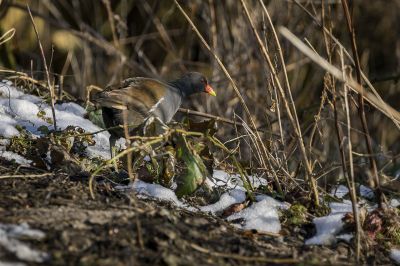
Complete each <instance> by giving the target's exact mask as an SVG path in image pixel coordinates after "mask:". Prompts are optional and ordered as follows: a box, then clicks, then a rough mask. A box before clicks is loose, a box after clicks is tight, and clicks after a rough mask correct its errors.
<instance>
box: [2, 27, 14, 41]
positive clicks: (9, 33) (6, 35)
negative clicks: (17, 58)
mask: <svg viewBox="0 0 400 266" xmlns="http://www.w3.org/2000/svg"><path fill="white" fill-rule="evenodd" d="M14 34H15V29H14V28H12V29H9V30H8V31H6V32H5V33H4V34H3V35H2V36H1V37H0V45H2V44H3V43H6V42H8V41H9V40H11V39H12V37H14Z"/></svg>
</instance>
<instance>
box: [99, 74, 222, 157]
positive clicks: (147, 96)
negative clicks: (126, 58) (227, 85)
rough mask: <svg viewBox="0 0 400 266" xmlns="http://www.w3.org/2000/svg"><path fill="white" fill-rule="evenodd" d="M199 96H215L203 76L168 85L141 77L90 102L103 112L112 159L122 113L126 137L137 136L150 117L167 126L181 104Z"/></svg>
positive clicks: (124, 83) (190, 76)
mask: <svg viewBox="0 0 400 266" xmlns="http://www.w3.org/2000/svg"><path fill="white" fill-rule="evenodd" d="M200 92H206V93H208V94H210V95H213V96H216V93H215V91H214V90H213V89H212V88H211V86H210V85H209V84H208V81H207V79H206V78H205V77H204V75H202V74H201V73H198V72H188V73H186V74H185V75H183V76H182V77H181V78H179V79H177V80H174V81H171V82H162V81H159V80H156V79H152V78H143V77H135V78H128V79H126V80H124V81H122V83H121V84H119V85H116V86H115V85H114V86H109V87H107V88H106V89H105V90H104V91H102V92H100V93H97V94H96V95H94V96H93V98H92V100H93V102H94V103H95V104H96V105H97V106H100V107H101V108H102V113H103V120H104V124H105V125H106V127H107V128H110V129H109V132H110V134H111V136H110V149H111V155H112V156H113V150H112V149H113V147H114V145H115V141H116V140H117V139H118V138H120V137H123V136H124V130H123V127H122V126H123V124H124V119H123V111H124V110H126V111H127V124H128V125H129V133H130V134H131V135H132V134H135V133H136V134H137V133H138V129H139V128H140V127H141V126H142V125H143V124H144V123H145V122H146V120H147V119H148V118H150V117H157V118H159V119H160V120H161V121H162V122H163V123H168V122H170V121H171V119H172V117H173V116H174V115H175V113H176V112H177V111H178V109H179V107H180V105H181V103H182V101H183V100H184V99H185V98H186V97H188V96H190V95H192V94H194V93H200ZM116 127H117V128H116Z"/></svg>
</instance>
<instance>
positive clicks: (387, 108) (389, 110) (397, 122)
mask: <svg viewBox="0 0 400 266" xmlns="http://www.w3.org/2000/svg"><path fill="white" fill-rule="evenodd" d="M293 1H294V2H295V3H296V4H297V6H299V7H300V8H301V9H302V10H303V11H304V12H305V13H306V14H307V15H308V16H309V17H310V18H311V19H312V20H313V21H314V22H315V23H316V24H317V25H318V26H319V27H321V28H322V29H323V31H324V32H325V33H326V34H327V35H328V36H329V37H330V38H331V39H332V40H333V41H334V42H335V44H336V45H338V46H339V47H340V48H341V49H343V52H344V54H345V55H346V57H347V59H348V60H350V62H351V63H352V64H355V63H354V59H353V58H352V56H351V55H350V53H349V52H348V51H347V50H346V48H345V47H344V46H343V45H342V43H341V42H340V41H339V40H338V39H337V38H336V37H335V36H334V35H333V34H332V32H330V31H329V29H327V28H326V27H324V26H323V25H322V23H320V21H319V20H318V19H317V18H316V17H315V16H314V15H313V14H311V13H310V11H308V10H307V9H306V8H305V7H304V6H303V5H302V4H301V3H300V2H298V0H293ZM361 76H362V78H363V80H364V82H365V83H366V84H367V86H368V88H370V90H371V91H372V93H373V94H374V95H375V97H376V98H377V99H378V100H379V101H380V103H381V106H382V107H383V108H384V109H385V112H386V113H385V112H383V111H382V112H383V113H385V115H386V116H388V117H389V118H390V119H391V120H392V122H393V123H394V124H395V126H396V127H397V128H398V129H399V130H400V120H399V119H400V116H398V117H397V118H395V117H394V115H393V114H392V111H393V110H394V109H392V108H390V106H387V104H386V103H385V101H384V100H383V99H382V97H381V96H380V95H379V93H378V92H377V90H376V89H375V88H374V86H373V85H372V83H371V81H370V80H369V79H368V77H367V76H366V75H365V74H364V72H363V71H362V70H361ZM370 103H371V102H370ZM374 106H375V105H374ZM375 108H377V109H378V107H376V106H375Z"/></svg>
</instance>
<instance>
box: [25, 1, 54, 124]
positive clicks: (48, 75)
mask: <svg viewBox="0 0 400 266" xmlns="http://www.w3.org/2000/svg"><path fill="white" fill-rule="evenodd" d="M26 8H27V10H28V13H29V17H30V18H31V22H32V26H33V29H34V31H35V34H36V38H37V40H38V44H39V48H40V53H41V55H42V60H43V64H44V69H45V71H46V79H47V86H48V88H49V91H50V100H51V113H52V115H53V126H54V130H57V121H56V112H55V109H54V102H55V101H54V98H55V97H54V96H55V94H54V87H53V86H51V81H50V74H49V69H48V68H47V62H46V56H45V55H44V51H43V46H42V43H41V41H40V37H39V33H38V31H37V28H36V24H35V21H34V20H33V16H32V13H31V10H30V8H29V5H26Z"/></svg>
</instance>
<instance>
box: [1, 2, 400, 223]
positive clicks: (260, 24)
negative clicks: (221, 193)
mask: <svg viewBox="0 0 400 266" xmlns="http://www.w3.org/2000/svg"><path fill="white" fill-rule="evenodd" d="M32 2H33V3H32V4H31V9H32V14H33V16H34V17H35V22H36V26H37V29H38V33H39V35H40V36H41V41H42V43H43V47H44V48H43V50H44V53H45V55H46V58H50V56H51V52H50V51H51V49H50V48H51V45H52V44H54V45H55V52H54V58H53V60H52V62H53V63H52V66H51V69H49V70H48V71H46V72H43V67H42V64H41V59H40V57H35V56H32V54H37V51H36V50H35V49H36V45H37V42H35V40H34V39H33V38H32V34H31V33H30V32H29V31H26V30H25V31H22V29H26V28H31V27H28V26H27V25H26V20H25V18H27V11H26V7H25V6H24V5H22V4H21V2H20V1H14V2H5V3H6V4H5V5H6V6H5V8H6V9H7V12H4V13H1V12H0V15H1V16H2V17H0V22H1V24H0V25H1V28H0V33H3V32H5V33H4V34H0V35H2V36H3V37H1V38H0V42H1V43H2V44H0V53H1V54H2V55H5V56H3V57H1V59H0V65H1V66H3V68H7V69H13V70H14V69H22V70H23V71H22V72H25V73H28V75H19V77H24V78H26V79H32V80H35V81H36V80H40V79H43V78H44V75H43V74H44V73H49V74H50V76H51V79H54V80H55V81H56V84H57V83H58V85H59V86H58V88H59V91H61V92H62V91H67V92H69V93H71V94H72V95H74V96H75V97H77V98H80V99H85V97H86V95H85V88H86V87H88V86H93V87H95V86H99V87H104V86H106V85H107V84H110V83H115V82H118V81H119V80H121V79H122V78H125V77H128V76H143V75H145V76H150V77H157V78H160V77H163V78H168V79H172V78H174V77H177V76H178V75H180V74H181V73H182V72H184V71H186V70H197V71H201V72H203V73H205V74H206V75H207V76H209V77H210V81H211V83H212V84H213V87H215V88H216V90H217V93H218V97H217V98H216V99H209V98H205V97H201V98H200V97H197V98H193V99H191V101H190V102H189V103H187V104H186V105H185V106H184V107H185V108H190V109H195V110H197V111H199V112H205V113H208V114H210V115H208V117H214V118H215V117H217V118H218V117H220V118H221V121H225V122H227V123H225V124H221V125H220V129H219V131H218V133H217V135H218V137H219V139H221V141H222V143H226V147H227V149H229V150H230V151H235V152H236V156H237V158H238V159H239V161H240V163H242V164H243V165H247V166H248V167H247V170H248V171H249V172H252V171H257V172H259V173H261V174H262V175H263V176H264V177H265V178H266V179H267V180H268V181H270V182H271V187H272V188H273V189H274V190H276V191H278V192H279V194H282V195H283V196H285V195H287V194H289V193H291V192H293V191H301V193H302V195H303V194H307V195H308V196H310V198H311V197H312V199H313V205H314V206H318V205H319V204H320V202H321V201H320V199H319V198H318V196H319V195H320V192H323V191H325V190H326V189H328V188H329V185H332V184H335V183H336V182H337V181H338V180H339V177H341V176H344V177H345V178H346V179H347V181H348V182H347V183H348V185H349V187H350V188H352V191H353V195H352V198H353V202H354V201H356V195H355V193H354V189H355V180H361V181H360V182H365V183H367V182H368V181H366V180H364V181H362V179H361V178H359V176H360V174H359V173H358V172H357V171H356V170H357V169H363V170H366V169H369V168H370V166H369V165H371V166H372V169H373V171H372V172H375V176H376V178H375V184H376V187H378V188H379V178H378V177H377V176H378V173H379V174H381V170H382V171H383V169H388V167H387V166H388V165H392V166H393V167H392V168H393V169H394V170H398V169H399V168H400V167H398V166H396V165H397V163H396V159H395V158H397V157H398V153H399V151H400V144H399V142H398V139H399V137H400V135H399V129H400V113H399V112H398V111H397V110H396V109H399V108H400V106H399V105H398V103H399V98H400V93H399V90H398V88H399V69H400V65H399V62H400V55H399V51H398V49H399V48H398V47H400V46H399V45H400V43H399V39H398V32H399V31H400V28H399V27H400V26H399V24H398V21H397V20H396V17H397V14H396V13H393V10H396V9H397V10H398V9H399V8H400V6H399V5H400V4H399V2H398V1H387V2H386V1H385V2H383V1H377V2H376V3H374V4H371V5H368V6H366V5H365V4H363V3H361V2H358V1H355V2H354V3H352V4H353V6H350V7H349V8H350V9H349V8H348V7H346V6H347V4H346V3H347V1H340V0H337V1H327V0H325V1H324V0H321V1H298V0H287V1H262V0H259V1H244V0H242V1H240V2H239V1H237V2H236V1H233V0H230V1H216V0H208V1H177V0H174V1H172V0H171V1H159V0H154V1H144V0H141V1H108V0H103V1H78V2H69V1H43V2H42V1H32ZM378 2H379V3H378ZM342 3H343V6H342ZM3 5H4V4H3ZM351 12H352V13H351ZM14 18H17V19H14ZM346 19H347V20H346ZM346 21H347V22H346ZM282 25H284V26H285V27H281V26H282ZM278 27H279V31H278V32H277V31H276V30H275V28H278ZM13 28H15V32H14V31H11V32H10V31H8V30H11V29H13ZM366 29H370V31H367V30H366ZM372 29H373V30H372ZM358 30H359V32H360V34H357V33H358ZM14 33H15V34H14ZM349 33H350V34H349ZM12 34H14V37H13V38H12V36H11V37H7V36H9V35H12ZM349 36H350V37H349ZM11 38H12V39H11ZM2 40H4V41H2ZM22 42H24V44H23V45H22V44H21V43H22ZM393 43H395V45H394V44H393ZM396 45H397V46H396ZM21 47H23V48H24V49H22V48H21ZM396 47H397V48H396ZM297 49H298V50H299V51H300V52H299V51H298V50H297ZM396 49H397V50H396ZM349 51H352V52H351V53H350V52H349ZM354 58H355V59H354ZM43 61H44V60H43ZM385 62H387V64H385ZM2 73H5V72H2ZM12 75H14V76H15V73H8V74H7V76H8V77H10V76H12ZM369 77H373V79H372V78H369ZM48 80H50V78H49V79H48ZM371 80H375V81H379V82H372V81H371ZM48 87H51V84H48ZM349 90H351V92H350V91H349ZM364 106H365V108H364ZM364 109H365V110H364ZM357 111H359V114H360V115H358V113H357ZM184 115H185V114H180V115H178V116H177V119H180V117H182V116H184ZM186 115H187V114H186ZM203 116H206V117H207V115H203ZM360 118H361V119H360ZM229 123H230V124H233V125H230V124H229ZM235 123H237V125H240V126H239V127H238V126H237V125H235ZM124 154H129V152H125V153H123V155H124ZM225 155H226V154H225ZM121 156H122V155H121ZM220 162H221V164H220V166H222V165H223V162H224V159H223V156H222V155H221V158H220ZM339 166H342V167H339ZM383 167H384V168H383ZM386 174H390V173H387V172H386ZM305 184H306V185H305ZM324 184H325V185H326V184H328V186H324ZM378 194H379V193H378ZM356 217H357V216H356Z"/></svg>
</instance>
